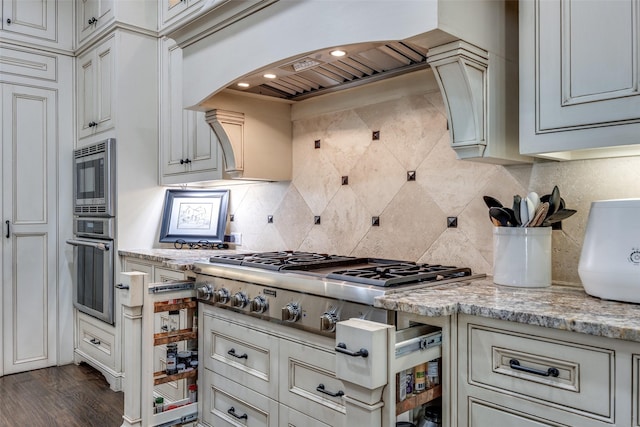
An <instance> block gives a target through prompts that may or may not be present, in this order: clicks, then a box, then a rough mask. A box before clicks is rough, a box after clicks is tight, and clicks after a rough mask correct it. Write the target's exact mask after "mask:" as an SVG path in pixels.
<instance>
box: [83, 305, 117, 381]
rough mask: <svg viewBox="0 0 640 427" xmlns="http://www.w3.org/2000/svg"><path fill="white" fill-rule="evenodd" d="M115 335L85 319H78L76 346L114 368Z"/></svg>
mask: <svg viewBox="0 0 640 427" xmlns="http://www.w3.org/2000/svg"><path fill="white" fill-rule="evenodd" d="M115 341H116V337H115V335H114V334H113V333H112V332H110V331H108V330H106V329H104V328H101V327H99V326H97V325H94V324H93V323H89V321H87V320H86V319H83V318H82V317H80V318H79V319H78V348H79V349H80V350H82V351H83V352H84V353H85V354H87V355H88V356H90V357H91V358H93V359H95V360H96V361H97V362H100V363H102V364H104V365H105V366H107V367H109V368H112V369H115V366H116V358H115V355H116V349H115Z"/></svg>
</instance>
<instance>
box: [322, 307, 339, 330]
mask: <svg viewBox="0 0 640 427" xmlns="http://www.w3.org/2000/svg"><path fill="white" fill-rule="evenodd" d="M338 321H339V319H338V315H337V314H336V312H335V311H333V310H332V311H325V312H324V313H322V316H320V330H321V331H325V332H334V331H335V330H336V323H338Z"/></svg>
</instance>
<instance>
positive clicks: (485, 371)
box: [467, 324, 615, 419]
mask: <svg viewBox="0 0 640 427" xmlns="http://www.w3.org/2000/svg"><path fill="white" fill-rule="evenodd" d="M467 345H468V367H467V369H468V370H469V372H468V378H469V383H470V384H472V385H476V386H480V387H485V388H489V389H494V390H497V391H506V392H509V393H513V394H515V395H518V396H520V397H522V398H525V399H531V400H535V401H537V402H542V403H544V404H547V405H552V406H557V407H560V408H561V409H565V410H568V411H573V412H575V411H576V410H577V411H580V412H582V413H583V414H585V415H591V416H594V415H595V416H600V417H605V418H607V419H612V418H613V405H614V397H615V396H614V362H615V353H614V351H612V350H607V349H603V348H595V347H589V346H585V345H579V344H573V343H568V342H564V341H558V340H553V339H549V338H545V337H539V336H534V335H528V334H521V333H518V332H513V331H504V330H499V329H493V328H487V327H483V326H479V325H474V324H469V325H468V343H467Z"/></svg>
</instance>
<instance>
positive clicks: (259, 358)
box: [202, 315, 278, 396]
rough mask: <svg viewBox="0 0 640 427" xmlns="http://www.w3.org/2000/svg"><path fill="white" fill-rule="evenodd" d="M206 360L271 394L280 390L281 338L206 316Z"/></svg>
mask: <svg viewBox="0 0 640 427" xmlns="http://www.w3.org/2000/svg"><path fill="white" fill-rule="evenodd" d="M204 333H205V336H204V345H203V349H202V351H203V352H204V357H203V359H204V360H203V363H204V366H205V368H207V369H210V370H212V371H214V372H216V373H218V374H221V375H223V376H225V377H227V378H233V379H234V380H235V381H238V382H239V383H241V384H244V385H246V386H247V387H249V388H250V389H252V390H255V391H257V392H259V393H263V394H265V395H267V396H275V395H277V393H278V383H277V372H278V339H277V338H276V337H273V336H271V335H268V334H265V333H262V332H258V331H255V330H252V329H250V328H248V327H245V326H242V325H239V324H236V323H234V322H231V321H228V320H225V319H220V318H218V317H212V316H210V315H205V316H204Z"/></svg>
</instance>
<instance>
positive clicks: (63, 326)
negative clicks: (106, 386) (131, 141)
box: [0, 0, 73, 376]
mask: <svg viewBox="0 0 640 427" xmlns="http://www.w3.org/2000/svg"><path fill="white" fill-rule="evenodd" d="M0 4H1V7H2V22H1V24H0V41H1V44H0V59H1V60H0V99H1V104H0V118H1V120H2V139H1V141H2V147H1V150H2V155H1V161H0V171H1V173H0V186H1V187H2V200H1V203H2V204H1V210H2V226H3V232H2V244H1V245H0V262H1V264H0V277H1V279H2V282H1V286H0V313H1V315H0V376H1V375H7V374H12V373H16V372H22V371H27V370H31V369H38V368H43V367H47V366H53V365H56V364H64V363H69V362H70V361H71V360H72V352H71V348H72V346H71V344H72V341H71V337H72V330H73V323H72V315H71V313H72V303H71V293H72V285H71V274H70V269H69V265H68V264H69V262H70V261H71V258H72V257H71V251H70V250H68V248H66V247H65V246H66V245H65V243H64V241H65V239H66V238H67V237H68V236H69V235H70V234H71V229H72V223H71V212H72V209H71V194H70V193H71V192H70V188H71V156H70V152H71V151H72V149H73V123H72V121H71V120H68V121H65V120H61V118H68V117H72V111H73V98H72V97H73V95H72V94H73V80H72V76H73V52H72V50H71V49H72V47H73V45H72V40H73V34H72V32H71V31H72V29H71V25H70V21H71V17H72V16H73V10H72V9H73V8H72V3H71V2H64V1H54V0H44V1H41V2H30V3H29V4H28V5H26V4H25V3H23V2H16V1H7V0H5V1H2V2H1V3H0Z"/></svg>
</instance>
